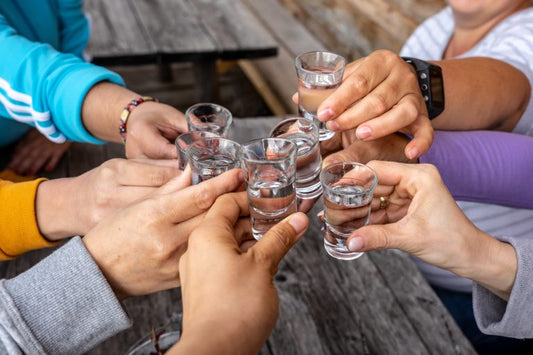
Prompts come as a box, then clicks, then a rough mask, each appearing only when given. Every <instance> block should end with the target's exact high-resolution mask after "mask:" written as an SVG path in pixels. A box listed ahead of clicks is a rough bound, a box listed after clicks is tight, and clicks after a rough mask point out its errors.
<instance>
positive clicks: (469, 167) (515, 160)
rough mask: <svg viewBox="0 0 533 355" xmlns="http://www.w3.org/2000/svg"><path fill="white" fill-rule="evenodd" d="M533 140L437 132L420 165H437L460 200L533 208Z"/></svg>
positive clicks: (509, 135)
mask: <svg viewBox="0 0 533 355" xmlns="http://www.w3.org/2000/svg"><path fill="white" fill-rule="evenodd" d="M532 152H533V138H531V137H528V136H523V135H518V134H512V133H504V132H493V131H474V132H446V131H436V132H435V139H434V141H433V145H432V146H431V148H430V149H429V151H428V153H427V154H425V155H423V156H422V157H420V159H419V161H420V163H428V164H433V165H435V166H436V167H437V168H438V170H439V172H440V174H441V176H442V180H443V181H444V183H445V184H446V186H447V187H448V189H449V190H450V193H451V194H452V195H453V197H454V198H455V199H456V200H459V201H473V202H484V203H493V204H499V205H505V206H512V207H518V208H533V189H531V179H532V178H533V153H532Z"/></svg>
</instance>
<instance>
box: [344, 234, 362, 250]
mask: <svg viewBox="0 0 533 355" xmlns="http://www.w3.org/2000/svg"><path fill="white" fill-rule="evenodd" d="M364 246H365V241H364V240H363V238H361V237H353V238H351V239H350V241H348V250H350V251H360V250H361V249H363V247H364Z"/></svg>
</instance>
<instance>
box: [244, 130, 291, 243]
mask: <svg viewBox="0 0 533 355" xmlns="http://www.w3.org/2000/svg"><path fill="white" fill-rule="evenodd" d="M296 153H297V147H296V144H295V143H293V142H291V141H290V140H288V139H283V138H260V139H256V140H253V141H250V142H248V143H247V144H245V145H244V146H243V147H242V151H241V164H242V169H243V170H244V176H245V181H246V192H247V195H248V202H249V204H250V217H251V222H252V234H253V236H254V238H255V239H260V238H261V237H262V236H263V234H264V233H266V232H267V231H268V230H269V229H270V228H271V227H273V226H274V225H275V224H276V223H278V222H280V221H281V220H282V219H284V218H285V217H287V216H289V215H290V214H292V213H295V212H296V211H297V203H296V192H295V189H294V181H295V177H296Z"/></svg>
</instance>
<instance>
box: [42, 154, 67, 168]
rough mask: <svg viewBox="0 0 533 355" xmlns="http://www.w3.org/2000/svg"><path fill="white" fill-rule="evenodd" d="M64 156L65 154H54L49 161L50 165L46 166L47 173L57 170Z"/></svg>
mask: <svg viewBox="0 0 533 355" xmlns="http://www.w3.org/2000/svg"><path fill="white" fill-rule="evenodd" d="M63 154H64V152H56V154H54V155H53V156H52V157H51V158H50V160H49V161H48V164H46V166H45V168H44V169H45V170H46V171H52V170H54V169H55V167H56V166H57V164H59V161H60V160H61V157H63Z"/></svg>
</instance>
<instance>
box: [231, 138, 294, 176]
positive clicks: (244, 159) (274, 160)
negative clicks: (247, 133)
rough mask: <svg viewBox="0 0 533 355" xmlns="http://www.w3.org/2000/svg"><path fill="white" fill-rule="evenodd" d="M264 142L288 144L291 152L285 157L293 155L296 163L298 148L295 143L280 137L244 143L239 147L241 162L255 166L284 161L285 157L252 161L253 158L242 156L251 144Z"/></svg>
mask: <svg viewBox="0 0 533 355" xmlns="http://www.w3.org/2000/svg"><path fill="white" fill-rule="evenodd" d="M264 140H280V141H284V142H286V143H289V145H290V146H291V150H290V152H289V154H288V155H287V156H290V154H293V155H294V157H293V158H294V159H295V161H296V155H297V154H298V146H297V145H296V143H294V142H293V141H291V140H290V139H287V138H281V137H262V138H256V139H252V140H250V141H248V142H246V143H245V144H243V145H241V152H240V154H241V160H242V161H246V162H250V163H256V164H272V163H275V162H278V161H282V160H285V159H286V156H283V157H281V156H277V157H276V158H274V159H269V160H261V159H253V158H248V157H245V156H244V152H245V150H246V149H247V148H248V147H249V146H251V145H252V144H256V143H258V142H260V141H264ZM295 171H296V170H295Z"/></svg>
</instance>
